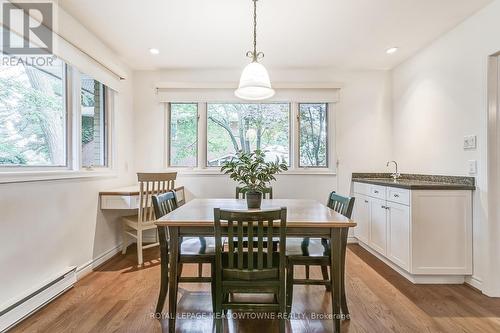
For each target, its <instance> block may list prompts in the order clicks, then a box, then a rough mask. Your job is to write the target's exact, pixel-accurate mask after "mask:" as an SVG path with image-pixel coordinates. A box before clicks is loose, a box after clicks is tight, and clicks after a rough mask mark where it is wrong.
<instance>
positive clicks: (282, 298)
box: [278, 275, 287, 333]
mask: <svg viewBox="0 0 500 333" xmlns="http://www.w3.org/2000/svg"><path fill="white" fill-rule="evenodd" d="M280 280H281V281H280V289H279V293H278V297H279V299H278V302H279V305H280V313H279V325H280V327H279V332H280V333H285V331H286V318H287V316H286V313H287V307H286V305H287V304H286V296H287V291H286V282H287V281H286V280H287V278H286V276H284V275H282V276H281V278H280Z"/></svg>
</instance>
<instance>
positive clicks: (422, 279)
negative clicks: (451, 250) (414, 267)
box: [359, 242, 466, 284]
mask: <svg viewBox="0 0 500 333" xmlns="http://www.w3.org/2000/svg"><path fill="white" fill-rule="evenodd" d="M359 245H360V246H361V247H362V248H363V249H365V250H366V251H368V252H370V253H371V254H373V255H374V256H375V257H377V258H378V259H380V260H381V261H382V262H384V264H386V265H387V266H389V267H390V268H392V269H393V270H395V271H396V272H398V273H399V274H400V275H401V276H403V277H404V278H406V279H407V280H408V281H410V282H412V283H414V284H463V283H464V282H465V277H466V276H465V275H430V274H411V273H409V272H407V271H405V270H404V269H402V268H401V267H399V266H398V265H396V264H394V263H393V262H392V261H390V260H389V259H387V258H386V257H384V256H383V255H381V254H379V253H378V252H377V251H375V250H373V249H372V248H370V247H369V246H368V245H366V244H364V243H363V242H359Z"/></svg>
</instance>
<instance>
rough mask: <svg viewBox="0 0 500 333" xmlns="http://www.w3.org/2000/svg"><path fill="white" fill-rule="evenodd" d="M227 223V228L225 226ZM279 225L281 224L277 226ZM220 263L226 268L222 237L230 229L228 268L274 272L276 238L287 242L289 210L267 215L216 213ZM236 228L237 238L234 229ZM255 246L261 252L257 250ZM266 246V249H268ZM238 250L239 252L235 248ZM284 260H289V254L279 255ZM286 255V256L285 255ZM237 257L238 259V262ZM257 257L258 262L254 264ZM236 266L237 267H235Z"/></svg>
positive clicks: (271, 212) (258, 213)
mask: <svg viewBox="0 0 500 333" xmlns="http://www.w3.org/2000/svg"><path fill="white" fill-rule="evenodd" d="M221 221H224V222H227V226H226V225H224V224H223V223H221ZM276 221H279V224H277V222H276ZM214 226H215V237H216V240H215V244H216V260H218V262H219V263H220V264H221V265H222V254H223V253H224V248H223V246H222V235H223V234H224V230H226V229H227V232H226V234H227V238H228V251H227V257H228V260H227V267H224V268H231V269H238V270H263V269H266V268H268V269H269V268H273V267H274V266H273V264H275V263H274V262H273V261H274V260H275V259H276V258H275V255H276V254H275V253H274V252H275V250H274V248H273V237H276V236H277V235H279V236H280V239H283V242H286V208H281V209H279V210H265V211H258V212H252V211H228V210H221V209H219V208H216V209H215V210H214ZM235 227H236V229H237V230H236V235H235V230H234V228H235ZM255 244H257V248H256V249H255ZM264 244H266V246H264ZM235 246H236V249H235V248H234V247H235ZM278 252H279V253H278V254H279V256H280V260H283V261H284V260H285V253H284V252H285V251H284V250H283V251H278ZM282 252H283V253H282ZM234 256H236V258H234ZM254 256H255V257H256V259H257V260H256V261H257V262H255V261H254ZM235 264H236V267H235Z"/></svg>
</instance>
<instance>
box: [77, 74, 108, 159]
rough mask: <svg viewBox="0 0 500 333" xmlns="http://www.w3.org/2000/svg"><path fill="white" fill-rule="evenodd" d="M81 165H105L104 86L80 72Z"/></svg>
mask: <svg viewBox="0 0 500 333" xmlns="http://www.w3.org/2000/svg"><path fill="white" fill-rule="evenodd" d="M80 82H81V116H82V117H81V124H82V127H81V130H82V132H81V133H82V166H83V167H94V166H101V167H102V166H106V164H107V156H106V155H107V149H106V147H107V146H106V145H107V130H106V103H105V96H106V95H105V91H106V87H105V86H104V85H103V84H102V83H100V82H99V81H96V80H94V79H93V78H91V77H90V76H88V75H85V74H81V76H80Z"/></svg>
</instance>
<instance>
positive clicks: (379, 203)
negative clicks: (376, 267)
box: [369, 198, 387, 255]
mask: <svg viewBox="0 0 500 333" xmlns="http://www.w3.org/2000/svg"><path fill="white" fill-rule="evenodd" d="M370 211H371V223H370V242H369V244H370V246H371V247H372V248H373V249H375V250H377V251H378V252H379V253H380V254H383V255H385V254H386V252H387V210H386V205H385V200H382V199H375V198H372V199H371V200H370Z"/></svg>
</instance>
